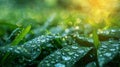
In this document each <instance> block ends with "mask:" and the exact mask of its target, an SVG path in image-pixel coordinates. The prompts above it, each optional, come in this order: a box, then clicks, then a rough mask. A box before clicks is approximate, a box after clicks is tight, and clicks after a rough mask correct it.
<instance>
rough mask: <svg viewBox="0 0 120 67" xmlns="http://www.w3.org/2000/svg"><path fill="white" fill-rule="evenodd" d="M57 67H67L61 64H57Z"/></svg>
mask: <svg viewBox="0 0 120 67" xmlns="http://www.w3.org/2000/svg"><path fill="white" fill-rule="evenodd" d="M55 67H65V65H64V64H61V63H57V64H55Z"/></svg>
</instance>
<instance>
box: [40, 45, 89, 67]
mask: <svg viewBox="0 0 120 67" xmlns="http://www.w3.org/2000/svg"><path fill="white" fill-rule="evenodd" d="M89 50H91V48H87V47H80V46H78V45H71V46H67V47H64V48H62V49H59V50H57V51H55V52H54V53H52V54H50V55H49V56H47V57H46V58H45V59H43V60H42V61H41V62H40V63H39V65H38V67H71V66H73V65H74V64H75V62H77V61H78V60H80V59H81V58H82V57H84V56H85V55H86V54H87V52H88V51H89Z"/></svg>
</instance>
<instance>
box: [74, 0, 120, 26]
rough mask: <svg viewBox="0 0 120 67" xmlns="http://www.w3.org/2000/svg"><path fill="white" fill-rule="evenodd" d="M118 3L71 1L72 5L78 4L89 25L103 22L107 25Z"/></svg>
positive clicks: (107, 0)
mask: <svg viewBox="0 0 120 67" xmlns="http://www.w3.org/2000/svg"><path fill="white" fill-rule="evenodd" d="M75 1H76V2H75ZM118 1H119V0H73V3H75V4H77V3H79V4H80V6H81V7H82V10H83V11H84V12H85V13H86V15H87V20H88V22H89V23H90V24H92V25H95V23H100V22H102V21H105V22H106V24H108V25H109V24H110V23H109V19H108V17H109V15H110V14H111V13H112V12H114V10H115V9H116V7H117V6H118V5H119V4H118Z"/></svg>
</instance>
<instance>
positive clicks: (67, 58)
mask: <svg viewBox="0 0 120 67" xmlns="http://www.w3.org/2000/svg"><path fill="white" fill-rule="evenodd" d="M62 59H63V60H66V61H67V60H70V59H71V57H69V56H62Z"/></svg>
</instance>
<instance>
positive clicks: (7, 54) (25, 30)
mask: <svg viewBox="0 0 120 67" xmlns="http://www.w3.org/2000/svg"><path fill="white" fill-rule="evenodd" d="M30 28H31V26H30V25H29V26H28V27H26V28H25V29H24V30H23V31H22V32H21V33H20V35H18V36H17V37H16V38H15V39H14V40H13V42H12V43H11V45H12V46H15V45H17V44H18V43H19V42H20V41H21V40H22V39H23V37H25V35H26V34H27V33H28V32H29V31H30ZM9 55H10V53H6V54H5V55H4V57H3V58H2V60H1V63H2V64H3V63H4V62H5V60H6V59H7V57H8V56H9Z"/></svg>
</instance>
